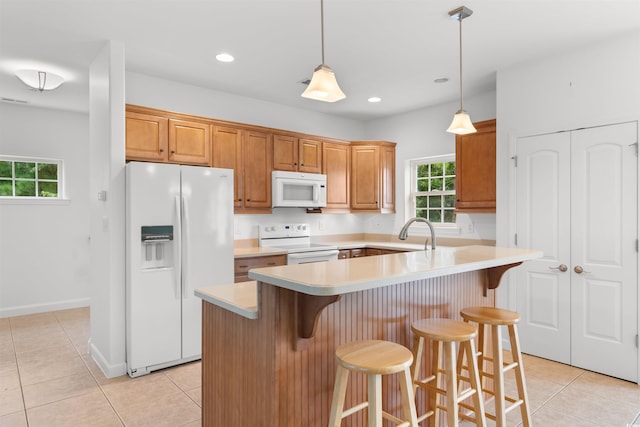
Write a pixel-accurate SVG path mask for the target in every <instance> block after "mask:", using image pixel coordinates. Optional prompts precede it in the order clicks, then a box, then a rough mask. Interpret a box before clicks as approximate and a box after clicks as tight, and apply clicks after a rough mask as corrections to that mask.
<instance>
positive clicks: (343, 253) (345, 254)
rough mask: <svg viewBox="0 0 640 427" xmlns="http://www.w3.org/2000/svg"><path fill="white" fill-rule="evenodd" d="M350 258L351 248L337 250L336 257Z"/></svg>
mask: <svg viewBox="0 0 640 427" xmlns="http://www.w3.org/2000/svg"><path fill="white" fill-rule="evenodd" d="M347 258H351V250H350V249H342V250H341V251H340V252H338V259H347Z"/></svg>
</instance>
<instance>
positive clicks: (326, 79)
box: [301, 0, 347, 102]
mask: <svg viewBox="0 0 640 427" xmlns="http://www.w3.org/2000/svg"><path fill="white" fill-rule="evenodd" d="M320 38H321V43H322V63H321V64H320V65H318V66H317V67H316V69H315V70H314V71H313V76H312V77H311V82H310V83H309V86H307V89H306V90H305V91H304V92H303V93H302V95H301V96H302V97H303V98H309V99H314V100H316V101H324V102H336V101H340V100H341V99H344V98H346V97H347V95H345V94H344V92H343V91H342V89H340V86H339V85H338V81H337V80H336V75H335V74H334V73H333V70H332V69H331V67H329V66H328V65H326V64H325V63H324V0H320Z"/></svg>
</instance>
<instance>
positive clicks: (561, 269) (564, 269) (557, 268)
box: [549, 264, 569, 273]
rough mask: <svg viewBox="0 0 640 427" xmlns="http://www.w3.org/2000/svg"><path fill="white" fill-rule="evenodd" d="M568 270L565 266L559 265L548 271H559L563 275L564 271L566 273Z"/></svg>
mask: <svg viewBox="0 0 640 427" xmlns="http://www.w3.org/2000/svg"><path fill="white" fill-rule="evenodd" d="M568 269H569V267H567V266H566V265H565V264H560V265H559V266H557V267H549V270H560V271H562V272H563V273H564V272H565V271H567V270H568Z"/></svg>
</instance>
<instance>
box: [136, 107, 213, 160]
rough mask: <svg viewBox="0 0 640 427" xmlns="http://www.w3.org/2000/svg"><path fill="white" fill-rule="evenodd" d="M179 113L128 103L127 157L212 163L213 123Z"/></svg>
mask: <svg viewBox="0 0 640 427" xmlns="http://www.w3.org/2000/svg"><path fill="white" fill-rule="evenodd" d="M178 117H187V118H188V117H189V116H183V115H179V114H174V113H169V112H164V111H159V110H153V109H150V108H145V107H136V106H127V110H126V142H125V146H126V159H127V160H141V161H147V162H169V163H180V164H185V165H200V166H209V165H210V164H211V129H210V128H211V125H210V124H209V123H207V121H206V119H203V120H202V121H197V120H194V121H190V120H187V119H182V118H178Z"/></svg>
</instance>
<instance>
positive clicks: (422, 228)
mask: <svg viewBox="0 0 640 427" xmlns="http://www.w3.org/2000/svg"><path fill="white" fill-rule="evenodd" d="M433 229H434V230H435V232H436V236H459V235H460V234H462V228H461V227H459V226H458V225H455V224H452V225H441V224H433ZM409 234H411V235H414V236H431V232H430V231H429V227H428V226H427V225H426V224H419V223H414V224H412V225H411V229H410V230H409Z"/></svg>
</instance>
